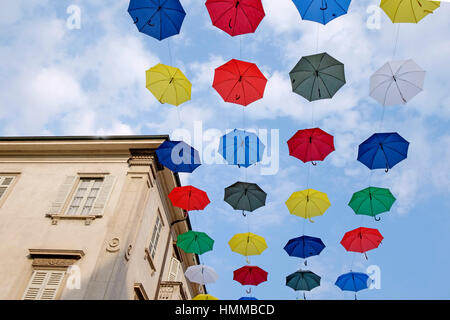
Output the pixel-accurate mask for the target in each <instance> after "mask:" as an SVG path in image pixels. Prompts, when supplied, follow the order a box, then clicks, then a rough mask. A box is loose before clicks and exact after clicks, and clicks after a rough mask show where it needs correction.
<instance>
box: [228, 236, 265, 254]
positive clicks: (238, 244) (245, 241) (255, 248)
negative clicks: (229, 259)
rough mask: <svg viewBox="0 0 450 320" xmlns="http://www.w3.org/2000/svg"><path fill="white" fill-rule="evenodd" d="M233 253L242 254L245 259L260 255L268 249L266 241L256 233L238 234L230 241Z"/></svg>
mask: <svg viewBox="0 0 450 320" xmlns="http://www.w3.org/2000/svg"><path fill="white" fill-rule="evenodd" d="M228 245H229V246H230V248H231V251H233V252H236V253H239V254H242V255H243V256H245V257H248V256H255V255H260V254H261V253H263V251H264V250H266V249H267V243H266V240H265V239H264V238H263V237H261V236H258V235H256V234H254V233H251V232H247V233H238V234H235V235H234V236H233V238H231V239H230V241H228Z"/></svg>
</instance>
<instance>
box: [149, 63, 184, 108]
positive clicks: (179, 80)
mask: <svg viewBox="0 0 450 320" xmlns="http://www.w3.org/2000/svg"><path fill="white" fill-rule="evenodd" d="M146 78H147V80H146V87H147V89H148V90H150V92H151V93H152V94H153V95H154V96H155V98H156V99H157V100H158V101H159V102H160V103H168V104H171V105H174V106H179V105H180V104H182V103H184V102H186V101H189V100H191V88H192V84H191V82H190V81H189V80H188V79H187V78H186V76H185V75H184V74H183V73H182V72H181V71H180V69H178V68H174V67H170V66H166V65H165V64H161V63H159V64H157V65H156V66H154V67H152V68H150V69H148V70H147V72H146Z"/></svg>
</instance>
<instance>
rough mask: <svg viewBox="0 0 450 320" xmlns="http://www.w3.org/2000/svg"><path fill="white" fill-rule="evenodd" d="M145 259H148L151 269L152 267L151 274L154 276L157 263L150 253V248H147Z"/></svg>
mask: <svg viewBox="0 0 450 320" xmlns="http://www.w3.org/2000/svg"><path fill="white" fill-rule="evenodd" d="M144 260H147V261H148V264H149V265H150V269H151V273H150V275H151V276H153V275H154V274H155V272H156V267H155V263H154V262H153V259H152V256H151V255H150V251H149V250H148V248H145V256H144Z"/></svg>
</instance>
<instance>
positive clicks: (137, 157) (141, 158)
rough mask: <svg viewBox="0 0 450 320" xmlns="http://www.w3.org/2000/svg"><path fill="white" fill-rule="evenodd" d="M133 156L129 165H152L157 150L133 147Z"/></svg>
mask: <svg viewBox="0 0 450 320" xmlns="http://www.w3.org/2000/svg"><path fill="white" fill-rule="evenodd" d="M130 153H131V157H130V158H129V159H128V165H129V166H130V167H131V166H151V165H152V164H153V161H155V159H156V153H155V150H152V149H131V150H130Z"/></svg>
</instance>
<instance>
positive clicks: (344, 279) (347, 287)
mask: <svg viewBox="0 0 450 320" xmlns="http://www.w3.org/2000/svg"><path fill="white" fill-rule="evenodd" d="M335 285H336V286H338V287H339V288H340V289H341V290H342V291H353V292H355V299H356V292H358V291H361V290H364V289H367V288H368V287H369V276H368V275H367V274H365V273H361V272H349V273H346V274H343V275H340V276H339V277H338V278H337V280H336V283H335Z"/></svg>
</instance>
